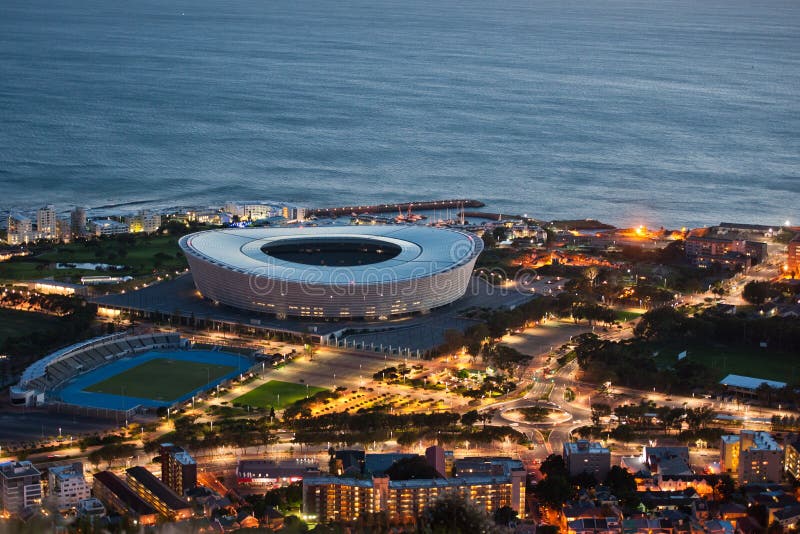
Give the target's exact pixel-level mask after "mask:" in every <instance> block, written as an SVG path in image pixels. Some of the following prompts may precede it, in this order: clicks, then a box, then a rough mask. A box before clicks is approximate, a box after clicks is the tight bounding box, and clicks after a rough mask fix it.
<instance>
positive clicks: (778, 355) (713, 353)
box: [656, 345, 800, 383]
mask: <svg viewBox="0 0 800 534" xmlns="http://www.w3.org/2000/svg"><path fill="white" fill-rule="evenodd" d="M684 350H685V351H686V352H687V358H690V359H692V360H695V361H698V362H700V363H702V364H703V365H705V366H707V367H710V368H711V369H713V370H714V372H715V373H716V374H717V376H718V378H719V379H722V378H724V377H725V376H727V375H729V374H737V375H744V376H752V377H755V378H766V379H768V380H779V381H781V382H788V383H791V382H795V381H797V379H798V378H800V359H798V358H797V355H796V354H791V353H788V352H780V351H774V350H770V349H768V348H766V349H761V348H750V347H743V348H739V347H722V346H710V345H690V346H685V347H679V346H675V345H670V346H666V347H663V348H661V349H660V350H658V355H657V356H656V363H657V364H658V365H659V367H667V366H670V365H673V364H674V363H675V362H677V361H678V354H679V353H681V352H683V351H684Z"/></svg>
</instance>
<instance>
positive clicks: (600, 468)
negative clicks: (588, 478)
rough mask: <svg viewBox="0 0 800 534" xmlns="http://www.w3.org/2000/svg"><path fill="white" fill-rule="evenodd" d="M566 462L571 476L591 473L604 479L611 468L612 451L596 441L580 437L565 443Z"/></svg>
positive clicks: (597, 477) (598, 478)
mask: <svg viewBox="0 0 800 534" xmlns="http://www.w3.org/2000/svg"><path fill="white" fill-rule="evenodd" d="M564 462H565V463H566V464H567V469H568V470H569V474H570V476H576V475H580V474H581V473H590V474H593V475H594V476H595V478H596V479H597V480H600V481H602V480H605V478H606V475H608V472H609V471H610V470H611V451H610V450H609V449H608V448H606V447H603V446H602V445H601V444H600V443H598V442H596V441H588V440H585V439H579V440H578V441H576V442H567V443H564Z"/></svg>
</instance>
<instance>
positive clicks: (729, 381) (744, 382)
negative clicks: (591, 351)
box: [719, 375, 786, 391]
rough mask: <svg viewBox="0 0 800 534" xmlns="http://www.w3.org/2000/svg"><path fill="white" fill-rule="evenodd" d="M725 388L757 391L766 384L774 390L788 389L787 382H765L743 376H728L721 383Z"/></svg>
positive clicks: (761, 379)
mask: <svg viewBox="0 0 800 534" xmlns="http://www.w3.org/2000/svg"><path fill="white" fill-rule="evenodd" d="M719 383H720V384H722V385H723V386H732V387H735V388H741V389H750V390H753V391H755V390H756V389H758V387H759V386H760V385H761V384H766V385H768V386H769V387H771V388H774V389H782V388H785V387H786V382H778V381H776V380H765V379H763V378H753V377H751V376H742V375H728V376H726V377H725V378H723V379H722V380H720V382H719Z"/></svg>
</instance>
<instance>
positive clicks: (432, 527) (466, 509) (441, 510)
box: [418, 492, 496, 534]
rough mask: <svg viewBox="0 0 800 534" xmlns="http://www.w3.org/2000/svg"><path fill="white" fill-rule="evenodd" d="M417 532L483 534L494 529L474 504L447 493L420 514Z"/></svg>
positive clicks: (427, 533) (424, 533) (429, 533)
mask: <svg viewBox="0 0 800 534" xmlns="http://www.w3.org/2000/svg"><path fill="white" fill-rule="evenodd" d="M418 531H419V532H420V533H423V534H484V533H491V532H495V531H496V529H495V528H494V527H493V526H492V525H491V524H490V523H489V519H488V517H487V516H486V515H485V513H484V512H483V511H482V510H480V509H479V508H478V507H477V506H476V505H475V504H474V503H472V502H471V501H468V500H466V499H464V497H462V496H460V495H458V494H456V493H450V492H448V493H444V494H443V495H441V496H440V497H439V498H438V499H436V501H435V502H434V503H433V504H432V505H431V506H429V507H427V508H426V509H425V510H424V511H423V512H422V516H421V517H420V518H419V525H418Z"/></svg>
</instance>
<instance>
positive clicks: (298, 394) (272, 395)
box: [233, 380, 325, 409]
mask: <svg viewBox="0 0 800 534" xmlns="http://www.w3.org/2000/svg"><path fill="white" fill-rule="evenodd" d="M320 391H325V388H319V387H315V386H309V385H307V384H294V383H292V382H283V381H281V380H270V381H269V382H267V383H265V384H261V385H260V386H258V387H257V388H254V389H252V390H250V391H248V392H247V393H245V394H244V395H242V396H240V397H237V398H236V399H234V400H233V404H241V405H245V406H248V405H249V406H257V407H259V408H269V407H274V408H275V409H283V408H286V407H287V406H289V405H290V404H293V403H295V402H296V401H299V400H300V399H305V398H306V395H308V396H309V397H310V396H312V395H314V394H315V393H319V392H320Z"/></svg>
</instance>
